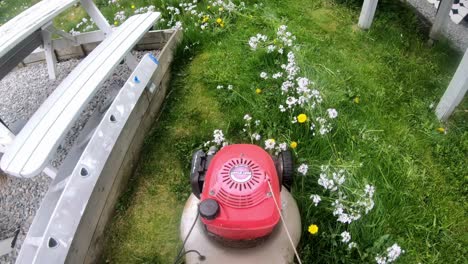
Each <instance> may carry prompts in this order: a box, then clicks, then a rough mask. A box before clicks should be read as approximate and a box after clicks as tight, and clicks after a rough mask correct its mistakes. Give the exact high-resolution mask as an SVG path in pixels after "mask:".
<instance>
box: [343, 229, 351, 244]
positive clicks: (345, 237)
mask: <svg viewBox="0 0 468 264" xmlns="http://www.w3.org/2000/svg"><path fill="white" fill-rule="evenodd" d="M350 240H351V235H350V234H349V232H348V231H344V232H343V233H341V242H343V243H348V242H349V241H350Z"/></svg>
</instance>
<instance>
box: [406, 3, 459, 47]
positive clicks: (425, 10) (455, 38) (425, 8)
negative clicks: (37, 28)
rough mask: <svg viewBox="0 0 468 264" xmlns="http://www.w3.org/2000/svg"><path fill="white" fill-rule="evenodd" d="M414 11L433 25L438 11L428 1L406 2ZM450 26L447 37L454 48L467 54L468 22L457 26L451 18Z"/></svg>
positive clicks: (445, 32) (448, 25)
mask: <svg viewBox="0 0 468 264" xmlns="http://www.w3.org/2000/svg"><path fill="white" fill-rule="evenodd" d="M406 2H408V3H409V4H410V5H411V6H412V7H413V8H414V9H416V10H417V11H418V13H420V14H421V15H422V16H424V17H425V18H426V19H427V20H429V21H430V22H431V23H434V20H435V16H436V13H437V9H435V7H434V5H432V4H430V3H429V2H428V1H427V0H406ZM447 16H448V14H447ZM447 21H448V24H447V26H446V28H445V30H444V34H445V36H446V37H447V38H448V39H449V40H450V41H451V43H452V45H453V46H454V48H456V49H457V50H458V51H460V52H465V50H466V49H467V48H468V27H467V24H466V22H461V23H460V24H455V23H453V22H452V20H451V19H450V18H448V19H447Z"/></svg>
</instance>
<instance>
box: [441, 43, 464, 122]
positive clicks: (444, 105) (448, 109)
mask: <svg viewBox="0 0 468 264" xmlns="http://www.w3.org/2000/svg"><path fill="white" fill-rule="evenodd" d="M467 90H468V50H466V51H465V55H464V56H463V58H462V61H461V62H460V65H459V66H458V68H457V71H456V72H455V75H454V76H453V78H452V81H450V84H449V86H448V88H447V90H445V93H444V95H443V96H442V99H440V102H439V104H438V105H437V108H436V115H437V118H439V120H442V121H445V120H447V119H448V118H449V117H450V115H451V114H452V113H453V111H454V110H455V107H457V105H459V104H460V102H461V101H462V100H463V97H464V96H465V94H466V91H467Z"/></svg>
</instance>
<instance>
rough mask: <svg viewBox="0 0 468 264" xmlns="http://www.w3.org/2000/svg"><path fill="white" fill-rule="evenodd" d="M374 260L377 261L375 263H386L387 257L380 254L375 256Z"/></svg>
mask: <svg viewBox="0 0 468 264" xmlns="http://www.w3.org/2000/svg"><path fill="white" fill-rule="evenodd" d="M375 262H377V264H387V258H386V257H382V256H377V257H375Z"/></svg>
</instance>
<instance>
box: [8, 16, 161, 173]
mask: <svg viewBox="0 0 468 264" xmlns="http://www.w3.org/2000/svg"><path fill="white" fill-rule="evenodd" d="M159 17H160V13H155V12H153V13H146V14H142V15H135V16H132V17H130V18H129V19H128V20H127V21H125V22H124V23H123V24H122V25H121V26H120V27H119V28H117V30H115V31H113V32H112V33H111V34H110V36H109V37H108V38H106V39H105V40H104V41H103V42H102V43H101V44H99V46H98V47H97V48H96V49H95V50H93V51H92V52H91V53H90V54H89V55H88V56H87V57H86V58H85V59H84V60H83V61H82V62H81V63H80V64H79V65H78V66H77V67H76V68H75V69H74V70H73V71H72V72H71V73H70V75H69V76H67V78H65V80H64V81H63V82H62V83H61V84H60V85H59V86H58V87H57V88H56V90H55V91H54V92H53V93H52V94H51V95H50V96H49V97H48V98H47V99H46V101H45V102H44V103H43V104H42V105H41V107H40V108H39V109H38V110H37V111H36V113H34V115H33V116H32V117H31V119H30V120H29V121H28V123H27V124H26V125H25V126H24V128H23V129H22V130H21V131H20V133H19V134H18V135H17V136H16V138H15V139H14V141H13V143H12V144H11V145H10V146H9V147H8V148H7V150H6V152H5V154H4V155H3V157H2V159H1V162H0V167H1V169H2V170H3V171H5V172H6V173H8V174H10V175H13V176H17V177H25V178H29V177H32V176H35V175H38V174H39V173H40V172H41V171H43V170H44V169H45V168H46V167H47V165H48V163H49V160H50V157H51V155H52V154H53V153H54V151H55V150H56V148H57V146H58V145H59V144H60V142H61V140H62V139H63V138H64V137H65V135H66V133H67V132H68V130H69V129H70V128H71V126H72V125H73V123H74V122H75V121H76V120H77V118H78V117H79V116H80V114H81V112H82V111H83V109H84V108H85V107H86V105H87V103H88V102H89V101H90V100H91V99H92V97H93V96H94V95H95V93H96V92H97V90H98V89H99V87H100V86H101V84H102V83H103V82H104V81H105V80H106V79H107V77H108V76H109V75H110V74H111V73H112V71H113V70H114V69H115V67H116V66H117V65H118V64H119V63H120V62H121V61H122V60H123V59H124V58H126V59H128V58H133V57H132V56H131V55H130V56H129V52H130V50H131V49H132V48H133V47H134V46H135V44H136V43H137V42H138V41H139V40H140V39H141V38H142V37H143V36H144V34H145V33H146V32H147V31H148V30H149V29H150V28H151V27H152V26H153V25H154V23H155V22H156V21H157V20H158V18H159Z"/></svg>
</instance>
